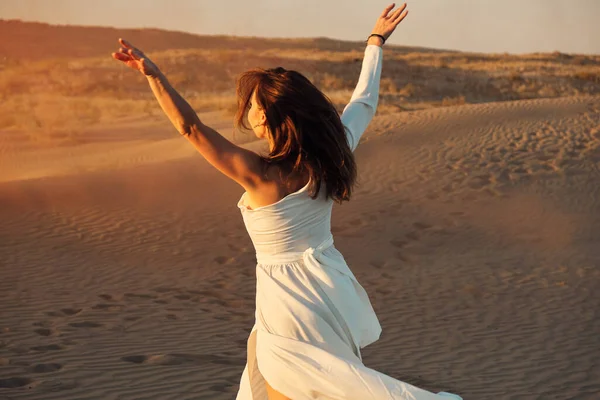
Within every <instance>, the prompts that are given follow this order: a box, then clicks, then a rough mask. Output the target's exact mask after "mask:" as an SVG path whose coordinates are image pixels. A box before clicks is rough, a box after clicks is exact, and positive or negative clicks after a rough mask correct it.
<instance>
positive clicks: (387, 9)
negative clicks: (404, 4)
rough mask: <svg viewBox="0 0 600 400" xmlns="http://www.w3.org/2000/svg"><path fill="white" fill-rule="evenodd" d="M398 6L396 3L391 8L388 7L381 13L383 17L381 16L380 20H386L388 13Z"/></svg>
mask: <svg viewBox="0 0 600 400" xmlns="http://www.w3.org/2000/svg"><path fill="white" fill-rule="evenodd" d="M395 5H396V3H392V4H390V5H389V6H387V7H386V8H385V9H384V10H383V12H382V13H381V15H380V16H379V17H380V18H386V17H387V15H388V13H389V12H390V11H391V10H392V8H394V6H395Z"/></svg>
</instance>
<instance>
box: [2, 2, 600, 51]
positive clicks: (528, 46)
mask: <svg viewBox="0 0 600 400" xmlns="http://www.w3.org/2000/svg"><path fill="white" fill-rule="evenodd" d="M391 3H392V2H391V1H387V0H385V1H381V0H344V1H341V0H244V1H240V0H229V1H226V0H100V1H98V0H0V18H1V19H21V20H24V21H40V22H48V23H51V24H61V25H64V24H69V25H94V26H112V27H123V28H142V27H152V28H162V29H168V30H177V31H184V32H192V33H198V34H207V35H236V36H258V37H280V38H292V37H294V38H297V37H329V38H332V39H340V40H352V41H357V40H363V39H366V37H367V36H368V35H369V34H370V33H371V31H372V29H373V27H374V25H375V21H376V20H377V17H378V16H379V15H380V14H381V12H382V11H383V9H384V8H385V7H386V6H387V5H388V4H391ZM396 4H397V6H399V5H400V4H401V3H400V2H398V3H396ZM408 9H409V15H408V17H407V18H406V19H405V20H404V21H403V22H402V23H401V24H400V25H399V26H398V27H397V28H396V30H395V32H394V33H393V34H392V36H391V37H390V38H389V40H388V43H391V44H397V45H408V46H424V47H430V48H439V49H450V50H463V51H477V52H492V53H499V52H509V53H530V52H551V51H561V52H565V53H587V54H600V40H599V38H600V22H599V21H600V0H502V1H500V0H412V1H409V2H408ZM0 40H1V38H0Z"/></svg>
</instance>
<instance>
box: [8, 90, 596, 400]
mask: <svg viewBox="0 0 600 400" xmlns="http://www.w3.org/2000/svg"><path fill="white" fill-rule="evenodd" d="M207 118H208V119H209V120H210V118H212V117H210V118H209V117H207ZM212 124H213V125H214V126H218V127H219V129H223V133H225V134H229V132H230V130H231V129H230V125H231V123H230V121H217V120H214V121H213V122H212ZM103 129H104V130H101V129H100V130H99V128H97V129H96V130H95V131H94V132H85V134H82V135H81V137H82V138H85V140H83V142H81V143H79V144H77V143H75V144H73V143H71V144H68V145H61V146H52V143H47V142H45V143H44V145H40V144H36V143H32V142H27V141H23V140H20V138H21V135H20V134H21V133H22V132H19V131H1V132H0V138H1V139H0V218H1V225H0V399H63V400H74V399H107V400H108V399H232V398H234V397H235V393H236V392H237V388H238V383H239V379H240V376H241V373H242V369H243V367H244V363H245V356H246V353H245V350H246V347H245V346H246V339H247V336H248V334H249V331H250V328H251V327H252V324H253V321H254V293H255V257H254V251H253V248H252V244H251V242H250V239H249V238H248V236H247V233H246V231H245V229H244V226H243V223H242V219H241V216H240V214H239V210H238V209H237V207H236V202H237V200H238V199H239V197H240V196H241V194H242V192H243V189H242V188H241V187H239V186H238V185H237V184H236V183H234V182H232V181H229V180H227V179H226V178H225V177H224V176H222V175H221V174H220V173H219V172H218V171H216V170H214V169H213V168H212V167H210V165H208V164H207V163H206V161H205V160H204V159H203V158H202V157H201V156H200V155H199V154H197V153H195V151H194V150H193V148H192V147H191V146H190V145H189V144H188V143H187V142H186V140H185V139H184V138H181V137H179V136H178V135H177V133H176V132H175V131H174V130H173V129H172V128H170V127H169V126H168V122H166V121H165V120H164V119H157V120H156V121H154V122H152V121H150V122H148V121H147V122H144V121H127V122H122V123H121V125H119V124H115V125H114V126H110V127H109V126H107V127H104V128H103ZM119 132H120V133H119ZM244 146H246V147H248V148H252V149H255V150H261V149H264V143H260V142H254V143H248V144H245V145H244ZM356 158H357V161H358V166H359V171H360V172H359V186H358V187H357V189H356V191H355V194H354V198H353V200H352V201H351V202H350V203H344V204H343V205H335V206H334V212H333V226H332V231H333V233H334V239H335V244H336V247H337V248H338V249H339V250H340V251H341V252H342V253H343V254H344V256H345V258H346V260H347V261H348V264H349V265H350V267H351V268H352V269H353V271H354V272H355V274H356V276H357V278H358V279H359V281H361V283H362V284H363V286H364V287H365V288H366V289H367V291H368V293H369V295H370V297H371V300H372V303H373V306H374V308H375V311H376V312H377V313H378V315H379V317H380V320H381V324H382V327H383V333H382V336H381V339H380V340H379V341H378V342H376V343H374V344H372V345H370V346H368V347H367V348H365V349H364V350H363V354H364V361H365V364H366V365H367V366H370V367H372V368H374V369H377V370H380V371H382V372H384V373H386V374H388V375H390V376H393V377H395V378H398V379H402V380H405V381H407V382H409V383H412V384H415V385H417V386H421V387H424V388H426V389H428V390H431V391H440V390H446V391H451V392H455V393H459V394H461V395H462V396H463V397H464V398H465V399H467V400H471V399H592V398H596V397H595V396H597V394H598V392H599V391H600V368H599V365H598V359H600V357H599V355H600V354H599V351H600V319H598V310H599V309H600V296H598V291H599V289H600V286H599V283H600V273H599V272H598V271H599V270H598V268H599V267H600V246H599V245H598V239H599V238H600V98H599V97H569V98H558V99H544V100H531V101H518V102H503V103H489V104H481V105H468V106H460V107H447V108H439V109H434V110H426V111H417V112H405V113H395V114H388V115H382V116H378V117H376V118H375V119H374V120H373V122H372V124H371V126H370V127H369V130H368V132H367V134H366V135H365V137H364V139H363V143H362V144H361V145H360V146H359V148H358V150H357V151H356Z"/></svg>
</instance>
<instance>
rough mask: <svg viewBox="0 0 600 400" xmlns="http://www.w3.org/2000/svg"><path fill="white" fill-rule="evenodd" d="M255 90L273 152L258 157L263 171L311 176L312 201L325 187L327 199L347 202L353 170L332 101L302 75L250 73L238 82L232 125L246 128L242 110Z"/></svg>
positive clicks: (274, 71)
mask: <svg viewBox="0 0 600 400" xmlns="http://www.w3.org/2000/svg"><path fill="white" fill-rule="evenodd" d="M255 90H256V101H257V103H258V104H257V106H258V107H260V108H262V109H263V110H264V112H265V116H266V123H267V127H268V129H269V132H270V134H271V136H272V139H273V144H274V146H273V149H272V150H271V151H270V152H269V154H268V155H267V156H262V155H261V156H260V157H261V159H262V160H263V161H264V163H263V165H264V166H265V171H263V174H265V173H266V169H268V168H269V167H270V166H277V167H278V169H279V175H280V178H281V179H282V180H284V179H286V177H287V176H288V175H289V174H291V173H293V172H296V173H299V174H304V173H306V172H308V174H309V175H310V182H311V186H310V187H309V190H310V191H311V192H312V193H311V197H312V198H313V199H315V198H317V196H318V194H319V190H320V189H321V184H322V183H325V190H326V198H327V199H329V198H330V197H331V198H333V200H334V201H336V202H338V203H340V204H341V203H342V201H348V200H350V195H351V193H352V188H353V186H354V184H355V182H356V177H357V171H356V161H355V160H354V154H353V153H352V150H351V148H350V145H349V143H348V139H347V137H346V132H345V127H344V125H343V124H342V121H341V119H340V115H339V113H338V112H337V110H336V109H335V106H334V105H333V103H332V102H331V100H330V99H329V98H328V97H327V96H326V95H325V94H323V93H322V92H321V91H320V90H319V89H318V88H317V87H316V86H315V85H313V84H312V83H311V82H310V81H309V80H308V79H307V78H306V77H305V76H304V75H302V74H301V73H299V72H296V71H288V70H286V69H284V68H282V67H278V68H271V69H262V68H255V69H252V70H249V71H247V72H244V73H243V74H241V75H240V76H239V78H238V80H237V88H236V92H237V101H238V104H237V113H236V116H235V121H234V123H235V126H236V127H237V128H238V129H239V128H240V127H243V128H245V129H251V127H249V126H248V125H247V119H246V115H247V111H248V109H249V103H250V102H251V100H252V93H253V92H254V91H255Z"/></svg>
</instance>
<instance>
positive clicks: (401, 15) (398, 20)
mask: <svg viewBox="0 0 600 400" xmlns="http://www.w3.org/2000/svg"><path fill="white" fill-rule="evenodd" d="M407 15H408V10H405V11H404V12H403V13H402V14H400V16H399V17H398V18H397V19H394V20H392V23H394V24H395V25H398V24H399V23H400V22H402V20H403V19H404V18H406V16H407Z"/></svg>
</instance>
